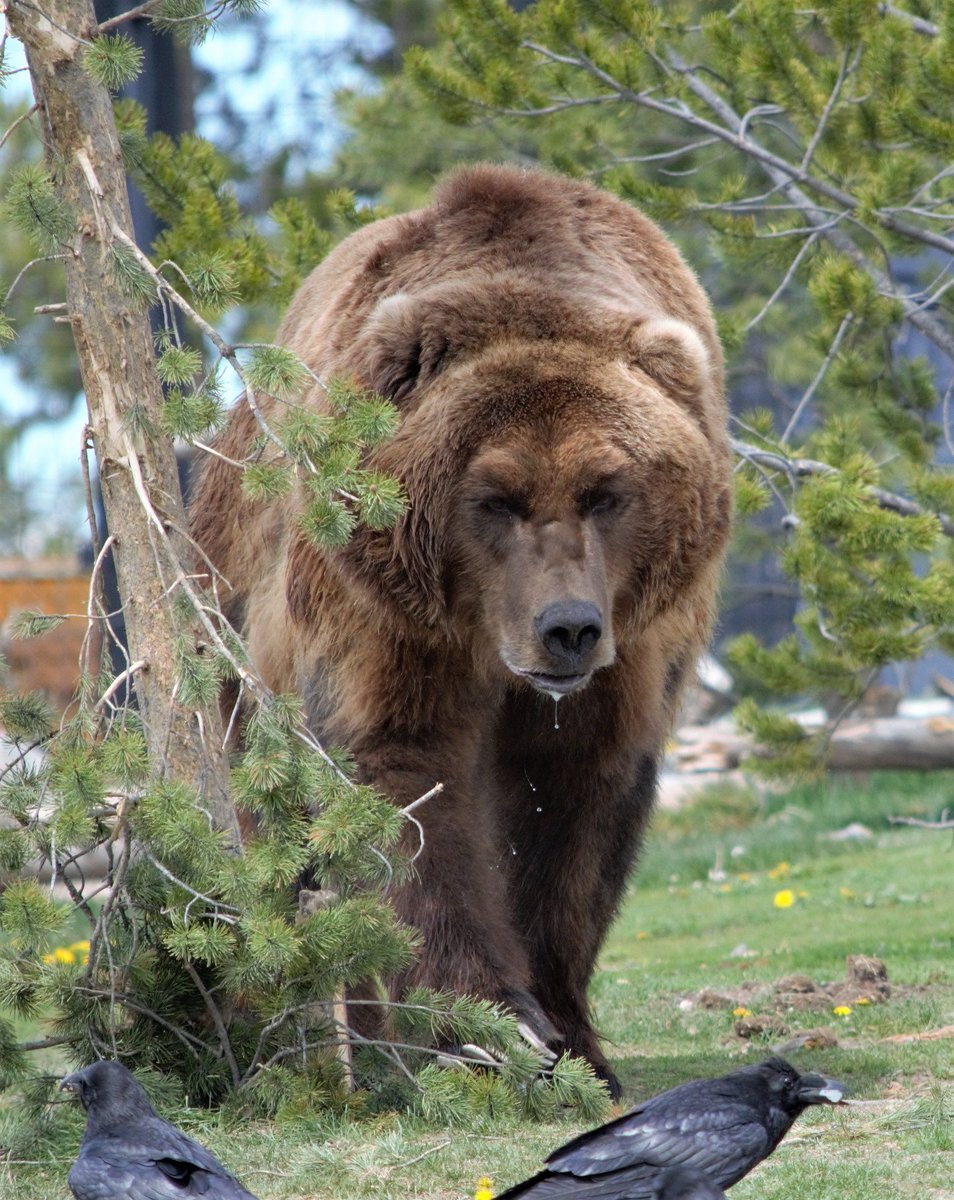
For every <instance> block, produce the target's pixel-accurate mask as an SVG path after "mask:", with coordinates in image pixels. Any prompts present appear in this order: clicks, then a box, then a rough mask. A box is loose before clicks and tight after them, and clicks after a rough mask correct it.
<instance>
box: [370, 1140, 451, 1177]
mask: <svg viewBox="0 0 954 1200" xmlns="http://www.w3.org/2000/svg"><path fill="white" fill-rule="evenodd" d="M453 1144H454V1143H453V1142H452V1141H446V1142H441V1143H440V1144H439V1145H437V1146H431V1148H430V1150H424V1151H423V1152H422V1153H421V1154H418V1155H417V1156H416V1157H414V1158H408V1159H406V1160H405V1161H404V1162H399V1163H395V1164H394V1165H393V1166H391V1167H387V1168H385V1169H386V1170H387V1171H388V1172H391V1171H403V1170H404V1168H405V1167H411V1166H413V1165H414V1163H419V1162H420V1161H421V1159H424V1158H429V1157H430V1156H431V1155H432V1154H439V1153H440V1152H441V1150H446V1149H447V1147H448V1146H453Z"/></svg>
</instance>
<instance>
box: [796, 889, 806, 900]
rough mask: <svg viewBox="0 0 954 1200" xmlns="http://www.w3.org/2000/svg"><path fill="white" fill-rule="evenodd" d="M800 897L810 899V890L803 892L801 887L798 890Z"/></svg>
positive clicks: (800, 898)
mask: <svg viewBox="0 0 954 1200" xmlns="http://www.w3.org/2000/svg"><path fill="white" fill-rule="evenodd" d="M798 898H799V900H807V899H808V892H803V891H802V890H801V888H799V890H798Z"/></svg>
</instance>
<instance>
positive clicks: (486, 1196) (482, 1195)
mask: <svg viewBox="0 0 954 1200" xmlns="http://www.w3.org/2000/svg"><path fill="white" fill-rule="evenodd" d="M474 1200H494V1193H493V1191H492V1185H491V1182H490V1180H489V1179H488V1178H487V1176H486V1175H484V1176H483V1178H481V1179H478V1180H477V1191H476V1192H474Z"/></svg>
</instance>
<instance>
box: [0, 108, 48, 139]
mask: <svg viewBox="0 0 954 1200" xmlns="http://www.w3.org/2000/svg"><path fill="white" fill-rule="evenodd" d="M39 107H40V106H39V105H38V104H32V105H31V106H30V107H29V108H28V109H27V110H26V112H24V113H20V115H19V116H18V117H17V119H16V120H15V121H14V122H13V123H12V124H10V125H8V126H7V128H6V129H5V130H4V132H3V137H0V150H2V149H3V147H4V144H5V143H6V141H7V138H9V137H11V136H12V135H13V133H14V131H15V130H16V129H17V128H18V126H20V125H22V124H23V122H24V121H29V119H30V117H32V116H33V114H34V113H35V112H36V110H37V109H38V108H39Z"/></svg>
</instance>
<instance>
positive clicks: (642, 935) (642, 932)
mask: <svg viewBox="0 0 954 1200" xmlns="http://www.w3.org/2000/svg"><path fill="white" fill-rule="evenodd" d="M648 937H649V934H648V933H647V932H646V930H645V929H641V930H640V931H639V933H637V934H636V941H637V942H645V940H646V939H647V938H648Z"/></svg>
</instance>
